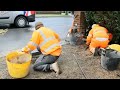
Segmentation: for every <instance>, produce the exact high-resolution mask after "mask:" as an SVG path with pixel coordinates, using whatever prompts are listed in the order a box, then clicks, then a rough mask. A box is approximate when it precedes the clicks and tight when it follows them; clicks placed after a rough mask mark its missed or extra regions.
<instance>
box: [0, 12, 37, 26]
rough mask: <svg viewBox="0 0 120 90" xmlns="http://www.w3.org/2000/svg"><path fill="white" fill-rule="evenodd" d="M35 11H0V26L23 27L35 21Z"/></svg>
mask: <svg viewBox="0 0 120 90" xmlns="http://www.w3.org/2000/svg"><path fill="white" fill-rule="evenodd" d="M35 14H36V12H35V11H0V24H10V25H13V24H14V25H15V26H16V27H20V28H22V27H25V26H26V25H28V24H29V22H34V21H35Z"/></svg>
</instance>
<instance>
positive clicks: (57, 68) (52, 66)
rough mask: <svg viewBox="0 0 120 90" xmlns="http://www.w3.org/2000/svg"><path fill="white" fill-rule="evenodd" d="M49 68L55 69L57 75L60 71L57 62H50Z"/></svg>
mask: <svg viewBox="0 0 120 90" xmlns="http://www.w3.org/2000/svg"><path fill="white" fill-rule="evenodd" d="M51 70H53V71H55V73H56V74H57V75H59V74H60V73H61V72H60V69H59V67H58V63H57V62H55V63H53V64H51Z"/></svg>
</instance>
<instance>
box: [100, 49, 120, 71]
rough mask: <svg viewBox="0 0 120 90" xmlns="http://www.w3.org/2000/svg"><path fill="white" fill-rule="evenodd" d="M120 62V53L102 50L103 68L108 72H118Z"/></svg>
mask: <svg viewBox="0 0 120 90" xmlns="http://www.w3.org/2000/svg"><path fill="white" fill-rule="evenodd" d="M119 62H120V52H118V51H116V50H113V49H105V50H102V53H101V66H102V67H103V68H104V69H106V70H110V71H113V70H116V69H117V68H118V65H119Z"/></svg>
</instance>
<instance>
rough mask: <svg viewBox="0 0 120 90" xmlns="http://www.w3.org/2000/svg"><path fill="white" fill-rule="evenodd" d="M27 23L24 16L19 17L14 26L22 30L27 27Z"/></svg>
mask: <svg viewBox="0 0 120 90" xmlns="http://www.w3.org/2000/svg"><path fill="white" fill-rule="evenodd" d="M27 23H28V21H27V19H26V18H25V17H24V16H19V17H17V18H16V19H15V26H16V27H20V28H23V27H25V26H26V25H27Z"/></svg>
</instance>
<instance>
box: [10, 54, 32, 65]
mask: <svg viewBox="0 0 120 90" xmlns="http://www.w3.org/2000/svg"><path fill="white" fill-rule="evenodd" d="M29 60H30V58H29V55H28V54H22V55H18V56H16V57H13V58H11V59H9V61H10V62H11V63H17V64H22V63H25V62H27V61H29Z"/></svg>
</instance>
